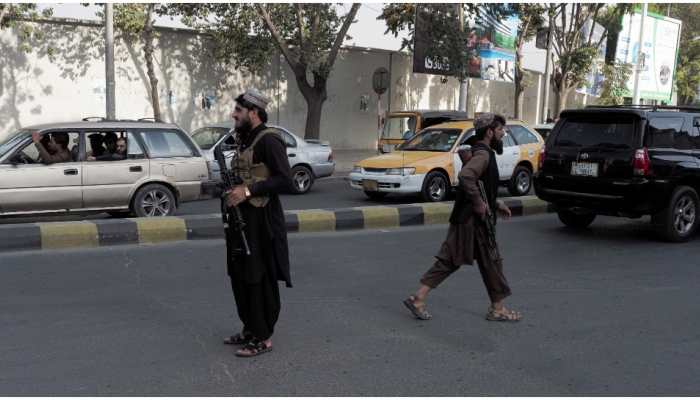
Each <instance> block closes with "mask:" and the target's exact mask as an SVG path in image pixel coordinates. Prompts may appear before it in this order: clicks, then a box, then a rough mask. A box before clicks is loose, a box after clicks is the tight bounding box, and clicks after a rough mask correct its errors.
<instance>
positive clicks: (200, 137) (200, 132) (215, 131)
mask: <svg viewBox="0 0 700 400" xmlns="http://www.w3.org/2000/svg"><path fill="white" fill-rule="evenodd" d="M228 132H229V129H228V128H221V127H219V128H216V127H204V128H199V129H197V130H196V131H194V133H193V134H192V139H193V140H194V142H195V143H197V146H199V148H200V149H202V150H209V149H211V148H212V147H214V145H215V144H216V143H218V142H219V139H221V138H222V137H224V136H225V135H226V134H227V133H228Z"/></svg>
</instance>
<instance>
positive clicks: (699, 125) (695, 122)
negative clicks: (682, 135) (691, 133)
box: [693, 118, 700, 128]
mask: <svg viewBox="0 0 700 400" xmlns="http://www.w3.org/2000/svg"><path fill="white" fill-rule="evenodd" d="M693 127H695V128H700V119H697V118H696V119H694V120H693Z"/></svg>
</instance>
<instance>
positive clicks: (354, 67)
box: [0, 20, 583, 149]
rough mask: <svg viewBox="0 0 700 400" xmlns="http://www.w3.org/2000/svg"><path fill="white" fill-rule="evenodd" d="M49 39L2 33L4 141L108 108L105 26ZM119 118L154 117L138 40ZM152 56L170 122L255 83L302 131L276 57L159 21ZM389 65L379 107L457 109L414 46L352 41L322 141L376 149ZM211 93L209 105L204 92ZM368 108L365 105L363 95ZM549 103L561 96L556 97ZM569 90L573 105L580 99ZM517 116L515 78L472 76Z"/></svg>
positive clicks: (529, 117)
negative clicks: (220, 54)
mask: <svg viewBox="0 0 700 400" xmlns="http://www.w3.org/2000/svg"><path fill="white" fill-rule="evenodd" d="M41 29H42V30H43V31H44V32H45V35H46V36H45V40H44V41H42V42H41V43H31V45H32V48H33V51H32V52H29V53H25V52H23V51H21V50H19V49H18V44H17V35H16V32H14V31H12V30H7V29H6V30H3V31H1V32H0V140H2V139H3V138H4V137H6V136H7V135H9V134H10V133H11V132H14V131H15V130H17V129H18V128H19V127H23V126H28V125H35V124H39V123H47V122H58V121H71V120H79V119H81V118H83V117H87V116H103V115H104V108H105V90H104V88H105V83H104V82H105V78H104V76H105V72H104V47H103V37H102V34H103V33H102V30H101V28H100V26H97V25H95V24H93V23H89V22H85V21H69V20H60V21H59V20H57V21H54V22H51V23H42V26H41ZM115 58H116V60H115V63H116V68H115V70H116V110H117V118H125V119H135V118H141V117H150V116H152V111H151V105H150V101H149V98H148V93H149V90H148V87H149V83H148V78H147V76H146V71H145V66H144V64H143V62H142V51H141V48H140V46H134V45H131V44H128V43H125V42H124V41H122V40H117V41H116V47H115ZM155 64H156V69H157V71H156V72H157V75H158V79H159V93H160V104H161V110H162V111H163V117H164V119H165V120H166V121H169V122H175V123H177V124H179V125H180V126H181V127H183V128H184V129H186V130H188V131H191V130H193V129H196V128H197V127H199V126H202V125H204V124H206V123H211V122H216V121H222V120H227V119H229V117H228V115H229V114H230V111H231V108H232V99H233V98H234V97H235V96H236V95H237V94H239V93H241V92H242V91H244V90H245V88H247V87H250V86H255V87H257V88H259V89H260V90H261V91H263V92H264V93H266V94H267V95H268V96H270V97H271V98H272V99H273V101H272V103H271V104H270V107H269V109H268V113H269V116H270V122H271V123H275V124H280V125H283V126H285V127H287V128H289V129H291V130H292V131H293V132H296V133H298V134H299V135H301V136H303V132H304V127H305V121H306V102H305V100H304V98H303V96H302V95H301V93H300V92H299V90H298V88H297V84H296V81H295V79H294V76H293V74H292V73H291V70H290V69H289V68H288V66H287V65H286V63H285V62H284V61H283V60H282V59H281V58H280V57H273V59H272V60H270V63H269V64H268V65H267V66H266V67H265V68H264V69H263V70H261V71H255V73H252V72H250V71H243V70H236V69H234V68H233V67H230V66H229V67H224V66H222V65H220V64H218V63H216V62H214V60H213V58H212V57H211V56H210V46H209V43H208V41H207V39H206V37H205V36H202V35H199V34H197V33H195V32H192V31H188V30H176V29H169V28H162V29H159V39H158V42H157V46H156V56H155ZM379 67H385V68H387V69H389V70H390V71H391V87H390V89H389V91H388V92H387V93H386V94H384V95H383V96H382V98H381V107H382V109H384V110H386V109H387V108H388V107H389V106H390V109H391V110H393V111H396V110H405V109H456V107H457V103H458V96H459V93H458V89H459V83H458V82H457V81H456V79H454V78H448V79H443V77H440V76H436V75H426V74H413V73H412V71H411V69H412V63H411V57H410V55H407V54H402V53H398V52H390V51H385V50H375V49H360V48H346V49H345V50H344V51H342V52H341V53H340V55H339V57H338V60H337V61H336V65H335V68H334V70H333V72H332V74H331V77H330V79H329V81H328V100H327V101H326V103H325V104H324V108H323V111H324V114H323V118H322V121H321V139H322V140H328V141H330V143H331V145H332V146H333V147H334V148H336V149H371V148H375V145H376V140H377V110H378V101H379V99H378V96H377V95H376V94H375V93H374V91H373V90H372V74H373V72H374V70H375V69H376V68H379ZM538 84H539V85H542V84H543V82H542V79H538V78H537V75H535V79H534V85H533V86H532V87H530V88H528V90H527V91H526V94H525V108H524V118H523V119H524V120H525V121H527V122H530V123H534V122H535V121H536V119H537V116H538V112H537V107H536V105H537V104H539V102H540V99H539V97H538V93H539V92H540V89H539V86H538ZM203 96H211V97H212V99H213V103H212V105H211V108H209V109H203V108H202V106H201V103H202V97H203ZM363 99H364V100H366V101H365V102H364V103H365V105H366V106H365V107H361V104H362V103H363V101H362V100H363ZM550 99H551V104H552V107H553V106H554V104H555V95H554V93H552V94H551V95H550ZM582 101H583V98H582V96H581V95H575V96H572V99H571V100H570V101H569V105H570V106H572V107H573V106H575V105H577V104H581V102H582ZM489 110H490V111H498V112H501V113H503V114H506V115H512V114H513V85H512V84H507V83H501V82H491V81H482V80H479V79H471V80H470V90H469V111H470V112H472V113H473V112H474V111H477V112H479V111H489Z"/></svg>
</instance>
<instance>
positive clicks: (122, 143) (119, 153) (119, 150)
mask: <svg viewBox="0 0 700 400" xmlns="http://www.w3.org/2000/svg"><path fill="white" fill-rule="evenodd" d="M120 160H126V139H124V138H120V139H118V140H117V141H116V143H115V151H114V153H106V154H103V155H101V156H99V157H92V156H90V157H88V161H120Z"/></svg>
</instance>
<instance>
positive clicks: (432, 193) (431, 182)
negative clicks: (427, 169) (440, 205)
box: [421, 171, 450, 202]
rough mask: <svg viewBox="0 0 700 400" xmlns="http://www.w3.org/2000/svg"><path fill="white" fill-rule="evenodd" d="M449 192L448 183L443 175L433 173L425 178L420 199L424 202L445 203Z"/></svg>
mask: <svg viewBox="0 0 700 400" xmlns="http://www.w3.org/2000/svg"><path fill="white" fill-rule="evenodd" d="M449 192H450V183H449V181H448V179H447V177H446V176H445V174H443V173H441V172H438V171H433V172H431V173H429V174H428V176H426V177H425V180H424V181H423V189H422V190H421V197H422V198H423V200H424V201H430V202H438V201H445V199H446V198H447V194H448V193H449Z"/></svg>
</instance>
